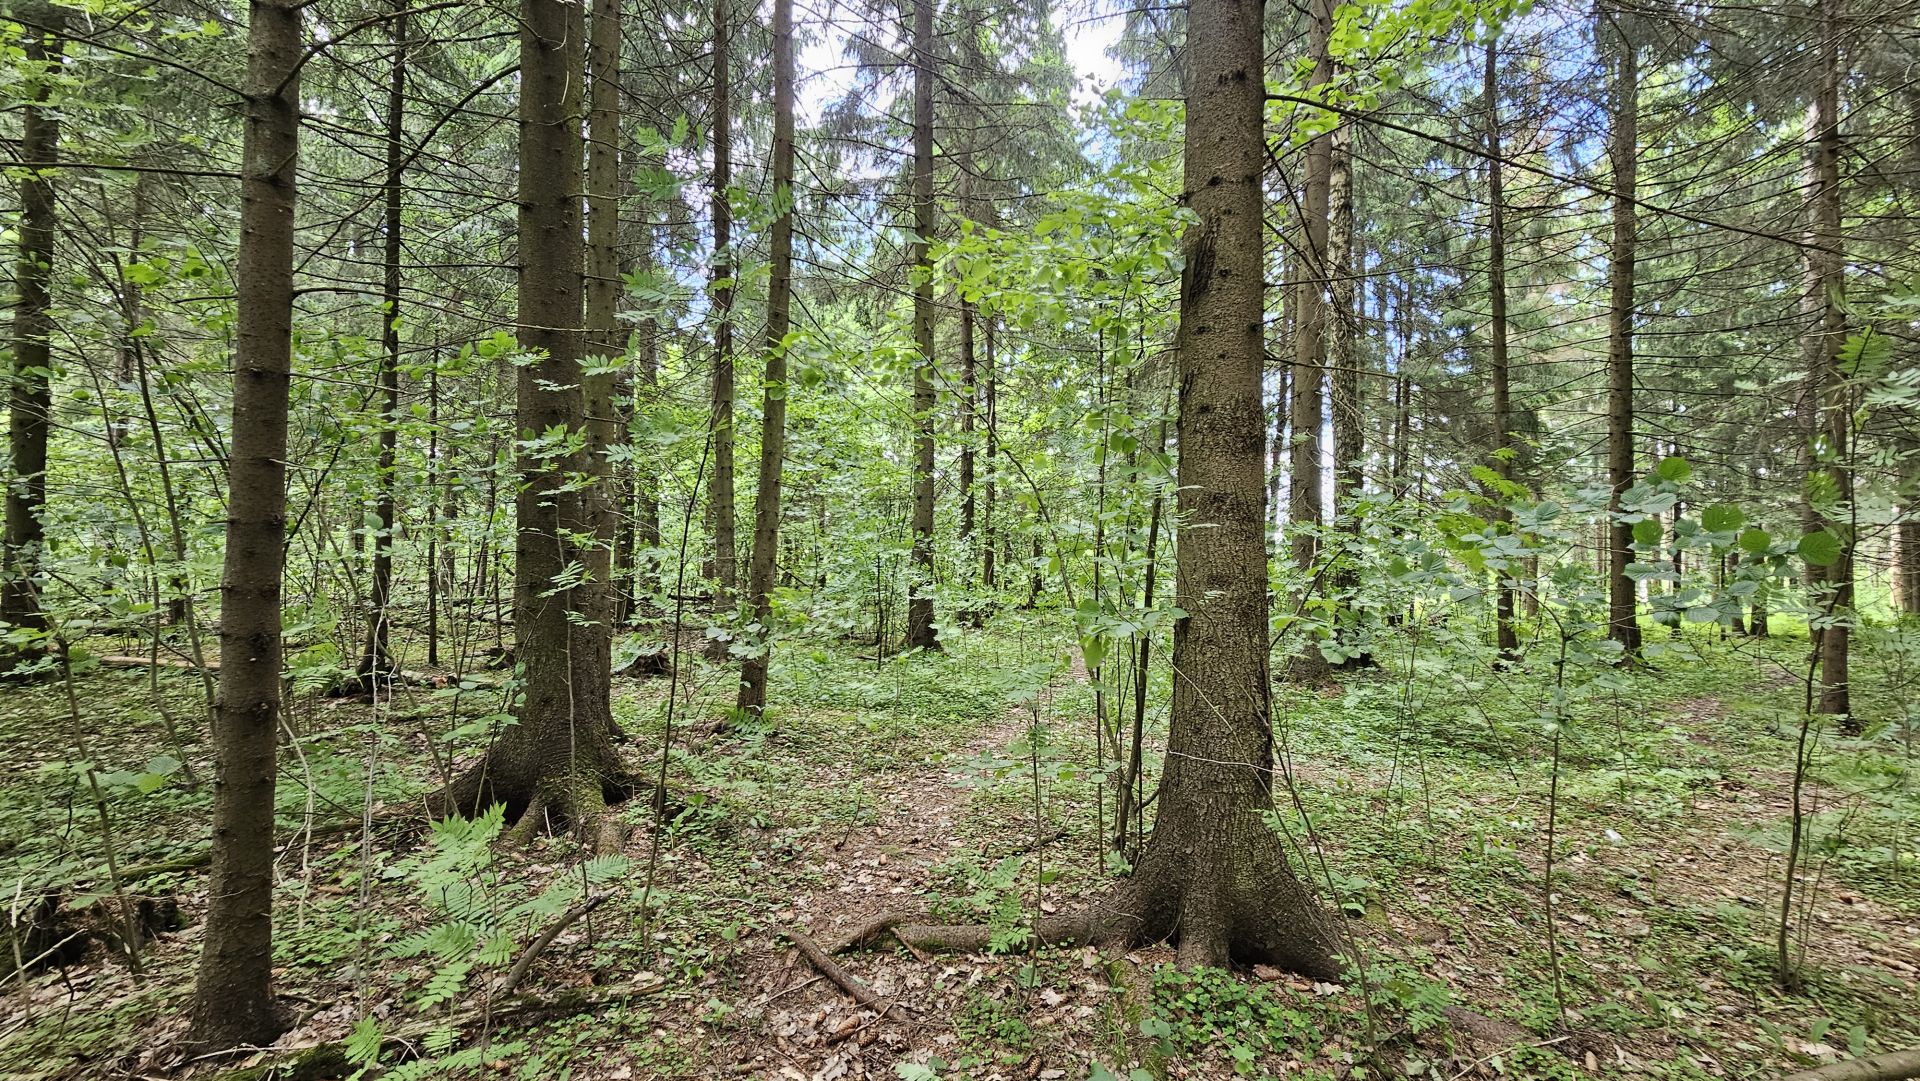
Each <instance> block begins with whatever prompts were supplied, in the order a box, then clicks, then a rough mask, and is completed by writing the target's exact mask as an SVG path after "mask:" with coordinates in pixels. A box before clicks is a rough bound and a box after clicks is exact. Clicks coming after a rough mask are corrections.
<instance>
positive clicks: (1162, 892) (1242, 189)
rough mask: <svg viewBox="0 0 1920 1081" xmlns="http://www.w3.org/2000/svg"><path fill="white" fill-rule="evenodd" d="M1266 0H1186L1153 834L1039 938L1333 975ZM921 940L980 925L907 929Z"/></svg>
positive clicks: (982, 931) (1194, 961)
mask: <svg viewBox="0 0 1920 1081" xmlns="http://www.w3.org/2000/svg"><path fill="white" fill-rule="evenodd" d="M1261 7H1262V5H1261V3H1260V0H1194V2H1193V3H1192V4H1190V5H1189V7H1188V12H1189V18H1190V29H1189V33H1188V46H1187V59H1188V62H1189V63H1190V64H1191V65H1192V71H1191V78H1190V79H1189V83H1188V85H1189V87H1190V90H1189V92H1188V99H1187V120H1186V183H1185V188H1186V195H1185V199H1186V201H1187V203H1188V205H1189V206H1191V208H1192V209H1193V212H1194V214H1195V216H1196V217H1197V218H1198V220H1197V221H1196V222H1195V223H1194V224H1193V225H1192V226H1191V227H1190V228H1189V230H1188V232H1187V235H1186V238H1185V240H1184V242H1183V246H1184V249H1185V254H1186V266H1185V269H1184V270H1183V271H1182V274H1181V288H1180V297H1181V300H1180V343H1179V380H1180V384H1179V386H1180V405H1179V447H1180V466H1179V508H1180V518H1179V521H1180V526H1179V544H1178V553H1179V554H1178V560H1177V564H1176V566H1177V569H1178V586H1177V593H1178V603H1179V605H1180V607H1181V608H1182V609H1184V610H1185V611H1186V612H1187V615H1186V616H1185V617H1184V618H1182V619H1181V620H1180V621H1179V623H1177V624H1176V625H1175V628H1174V637H1173V668H1174V671H1176V672H1178V673H1180V678H1179V679H1177V680H1175V681H1174V692H1173V712H1172V729H1171V732H1170V735H1169V739H1168V744H1167V756H1166V769H1165V773H1164V776H1163V778H1162V781H1161V786H1160V795H1159V810H1158V812H1157V817H1156V819H1155V822H1154V827H1153V833H1152V835H1151V836H1150V837H1149V838H1148V840H1147V844H1146V847H1145V849H1144V851H1143V852H1142V853H1141V857H1140V863H1139V865H1138V867H1137V869H1136V870H1135V871H1134V874H1133V875H1132V877H1130V878H1128V879H1127V880H1126V881H1125V882H1124V883H1122V884H1121V885H1119V886H1118V887H1116V888H1115V889H1114V890H1113V891H1112V892H1111V893H1110V894H1109V895H1108V896H1106V897H1105V898H1103V899H1101V900H1099V901H1096V902H1094V903H1092V904H1090V905H1089V906H1087V907H1086V908H1084V909H1082V910H1080V911H1079V912H1076V913H1073V914H1070V915H1063V916H1057V917H1051V918H1046V919H1041V920H1039V921H1037V922H1036V924H1035V926H1034V928H1033V929H1034V931H1035V932H1036V934H1037V936H1038V937H1039V938H1040V939H1041V941H1043V942H1097V943H1115V944H1120V943H1131V942H1145V941H1157V940H1160V939H1164V938H1171V939H1173V940H1174V941H1175V942H1176V943H1177V944H1178V948H1179V958H1180V961H1181V963H1182V964H1186V965H1215V966H1217V965H1224V964H1226V963H1227V962H1229V961H1233V960H1238V961H1256V962H1265V963H1270V964H1275V965H1279V966H1282V967H1285V968H1288V969H1291V970H1293V971H1295V972H1299V973H1302V974H1305V975H1310V976H1316V977H1321V978H1331V977H1335V976H1337V975H1338V974H1339V967H1340V966H1339V955H1340V949H1339V943H1338V940H1337V938H1336V935H1335V932H1334V930H1333V926H1332V922H1331V920H1330V919H1329V917H1328V916H1327V914H1326V912H1325V911H1324V910H1323V909H1322V908H1321V907H1320V906H1319V904H1318V903H1317V902H1316V901H1315V900H1314V898H1313V897H1312V895H1311V894H1310V893H1309V892H1308V891H1307V889H1306V888H1305V887H1304V886H1303V885H1302V883H1301V882H1300V881H1299V880H1298V879H1296V878H1295V877H1294V876H1293V875H1292V873H1291V872H1290V871H1289V869H1288V867H1287V858H1286V854H1285V852H1284V851H1283V850H1282V848H1281V844H1280V840H1279V838H1278V836H1277V835H1276V834H1275V833H1274V831H1273V830H1272V829H1271V828H1270V827H1269V826H1268V825H1267V822H1266V820H1265V818H1264V817H1263V816H1264V815H1265V813H1266V812H1268V811H1270V810H1271V809H1272V807H1273V783H1274V769H1273V767H1274V758H1273V754H1274V749H1273V736H1272V717H1271V706H1272V703H1271V699H1270V693H1271V692H1270V684H1269V678H1268V677H1269V672H1268V662H1267V658H1268V647H1267V554H1266V544H1265V522H1266V490H1265V486H1264V477H1263V476H1262V465H1263V456H1262V452H1263V451H1264V450H1265V433H1264V423H1263V421H1264V416H1263V412H1262V404H1261V396H1260V395H1261V367H1262V362H1263V359H1264V356H1265V350H1264V349H1263V348H1262V342H1261V336H1262V331H1261V322H1262V313H1263V304H1262V288H1263V286H1262V270H1263V269H1264V266H1265V261H1266V259H1265V255H1266V253H1265V251H1264V250H1263V240H1264V237H1263V229H1264V224H1263V221H1262V209H1263V208H1262V197H1261V188H1260V180H1261V174H1262V172H1263V168H1264V164H1265V158H1266V153H1265V151H1266V146H1265V142H1264V137H1263V134H1262V130H1261V111H1262V110H1261V106H1262V102H1263V88H1262V83H1261V77H1260V71H1261V47H1260V46H1261V38H1260V28H1261ZM895 933H896V934H897V935H899V937H900V938H901V940H902V941H905V942H907V943H909V944H911V945H914V946H916V947H922V948H929V947H945V948H959V949H979V948H982V947H983V946H984V945H985V944H986V939H987V936H988V933H989V932H988V929H987V928H983V927H970V928H938V927H926V926H904V927H900V928H898V929H896V932H895Z"/></svg>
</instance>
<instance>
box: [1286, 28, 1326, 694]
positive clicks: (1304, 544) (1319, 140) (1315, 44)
mask: <svg viewBox="0 0 1920 1081" xmlns="http://www.w3.org/2000/svg"><path fill="white" fill-rule="evenodd" d="M1310 10H1311V11H1312V18H1313V24H1312V30H1311V40H1310V45H1309V49H1310V50H1311V53H1312V56H1313V58H1314V61H1313V82H1314V85H1315V86H1324V85H1325V84H1327V83H1328V82H1329V81H1331V80H1332V78H1333V56H1332V52H1331V47H1330V42H1331V39H1332V34H1333V2H1332V0H1312V3H1311V5H1310ZM1332 175H1333V139H1332V137H1331V136H1330V135H1320V136H1317V137H1315V138H1314V140H1313V141H1312V142H1311V143H1308V144H1307V175H1306V186H1305V197H1304V198H1303V200H1302V213H1303V217H1304V219H1305V220H1304V221H1303V222H1302V223H1301V225H1302V228H1301V230H1300V232H1301V237H1302V242H1301V253H1300V258H1299V265H1300V267H1301V268H1302V271H1303V272H1302V273H1301V275H1300V282H1299V285H1298V286H1297V287H1296V292H1295V295H1296V297H1297V306H1298V311H1299V315H1298V317H1297V320H1296V322H1295V326H1294V338H1293V344H1294V353H1293V388H1292V396H1291V397H1292V400H1291V403H1290V408H1289V417H1288V420H1289V425H1288V426H1289V427H1290V428H1291V436H1292V444H1291V449H1290V454H1289V466H1290V469H1291V471H1292V476H1291V477H1290V478H1289V479H1290V484H1289V486H1288V489H1287V520H1288V522H1289V523H1290V524H1291V525H1292V526H1293V527H1294V528H1295V529H1297V530H1299V532H1298V533H1296V534H1295V535H1294V537H1293V541H1292V544H1291V551H1292V556H1293V562H1294V565H1295V566H1296V567H1298V568H1299V570H1300V573H1301V574H1302V575H1305V576H1311V575H1312V574H1313V566H1314V561H1315V560H1316V559H1317V558H1318V556H1319V554H1320V542H1319V538H1318V537H1316V536H1315V535H1314V530H1315V528H1316V527H1318V526H1319V525H1320V524H1321V522H1322V521H1324V520H1325V517H1326V515H1325V509H1324V507H1323V506H1322V502H1323V500H1322V497H1321V491H1320V479H1321V478H1320V426H1321V420H1322V412H1323V408H1324V405H1325V398H1324V394H1323V392H1322V383H1323V381H1324V379H1325V375H1326V341H1325V335H1326V325H1327V302H1326V288H1327V281H1328V278H1329V276H1330V265H1329V261H1328V251H1327V211H1328V201H1329V188H1330V187H1331V181H1332ZM1313 588H1315V587H1314V586H1312V585H1310V584H1303V585H1302V586H1301V589H1303V590H1308V589H1313ZM1304 599H1305V598H1303V597H1294V598H1292V600H1291V603H1292V604H1293V605H1295V606H1298V605H1300V604H1302V603H1303V602H1304ZM1327 676H1328V668H1327V661H1326V658H1325V657H1323V656H1321V654H1320V648H1319V644H1318V643H1317V642H1312V641H1309V642H1306V643H1304V644H1303V645H1302V646H1301V648H1300V650H1299V652H1297V653H1295V654H1294V655H1293V657H1292V658H1291V659H1290V660H1289V661H1288V663H1287V678H1288V679H1290V680H1293V681H1295V682H1299V683H1318V682H1321V681H1323V680H1325V679H1326V678H1327Z"/></svg>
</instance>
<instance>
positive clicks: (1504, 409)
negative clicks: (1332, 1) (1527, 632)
mask: <svg viewBox="0 0 1920 1081" xmlns="http://www.w3.org/2000/svg"><path fill="white" fill-rule="evenodd" d="M1486 59H1487V62H1486V67H1485V69H1484V70H1483V72H1482V77H1481V81H1480V94H1481V97H1482V98H1483V99H1485V106H1486V110H1487V308H1488V326H1487V361H1488V366H1489V367H1491V368H1492V372H1491V373H1490V374H1491V375H1492V376H1493V472H1494V475H1495V476H1498V477H1499V478H1500V479H1501V480H1502V481H1503V482H1504V481H1511V480H1512V479H1513V435H1512V433H1513V406H1512V398H1511V395H1510V393H1509V391H1508V387H1507V375H1508V369H1507V197H1506V185H1505V178H1504V177H1502V176H1501V174H1500V82H1499V78H1498V75H1499V68H1500V35H1499V32H1498V31H1496V32H1495V33H1494V34H1493V35H1492V36H1490V37H1488V38H1487V57H1486ZM1494 499H1495V500H1496V501H1497V502H1498V506H1497V507H1496V508H1495V510H1494V512H1493V519H1494V521H1496V522H1501V523H1511V522H1512V521H1513V515H1512V514H1511V513H1509V512H1508V510H1507V499H1508V496H1507V493H1505V492H1495V493H1494ZM1509 528H1510V525H1509ZM1497 573H1498V575H1499V578H1500V581H1499V585H1498V588H1497V589H1496V591H1495V595H1494V617H1493V621H1494V638H1495V640H1496V642H1497V643H1498V645H1499V649H1500V658H1501V659H1502V660H1508V661H1510V660H1513V659H1514V658H1515V657H1518V656H1519V655H1520V636H1519V635H1518V634H1517V633H1516V632H1515V630H1514V589H1513V585H1512V582H1513V579H1514V578H1515V577H1516V576H1517V575H1518V574H1519V573H1520V568H1519V567H1507V568H1504V569H1502V570H1500V571H1498V572H1497Z"/></svg>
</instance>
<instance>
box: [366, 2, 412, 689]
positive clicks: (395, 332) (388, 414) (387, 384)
mask: <svg viewBox="0 0 1920 1081" xmlns="http://www.w3.org/2000/svg"><path fill="white" fill-rule="evenodd" d="M392 18H393V68H392V70H391V72H390V73H389V75H388V82H387V160H386V191H385V200H386V205H385V207H384V208H383V213H382V222H381V229H382V231H383V232H384V233H385V236H384V238H383V240H384V242H385V243H384V250H383V252H382V260H381V261H382V267H381V270H382V272H383V273H382V277H381V287H380V301H381V303H380V373H379V385H380V401H381V413H380V450H379V453H378V457H377V461H378V465H377V466H376V472H377V477H376V483H377V484H378V487H379V495H378V496H377V497H376V498H375V501H374V511H373V514H374V520H375V521H376V522H377V523H378V532H377V533H375V534H374V537H373V585H372V588H371V590H370V592H371V594H372V596H371V602H372V608H373V610H372V612H370V613H369V614H368V616H367V640H366V647H365V649H363V650H362V651H361V654H360V672H359V674H360V680H361V684H362V686H365V687H367V688H369V689H371V687H372V686H373V685H374V683H376V682H377V681H379V680H380V679H382V678H385V677H388V676H389V675H390V674H391V673H392V671H393V669H394V663H393V658H391V657H389V656H388V655H387V619H388V615H387V608H388V605H389V603H390V602H391V600H392V594H393V523H394V492H393V488H394V484H395V482H396V480H397V478H396V477H395V475H394V468H393V466H394V459H395V455H396V452H397V451H398V449H399V437H400V427H399V426H400V254H401V244H400V242H401V232H400V226H401V222H400V215H401V207H402V203H401V198H400V197H401V195H402V193H403V191H404V188H403V187H402V184H403V182H404V181H405V179H406V152H405V150H404V149H403V148H402V147H401V138H402V137H403V136H404V135H405V133H406V109H407V0H393V16H392Z"/></svg>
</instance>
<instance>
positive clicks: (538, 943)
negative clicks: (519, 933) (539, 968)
mask: <svg viewBox="0 0 1920 1081" xmlns="http://www.w3.org/2000/svg"><path fill="white" fill-rule="evenodd" d="M612 896H613V895H612V894H610V893H603V894H601V895H600V896H598V897H589V898H587V899H586V900H584V901H582V902H580V903H579V904H577V905H574V906H573V907H572V908H570V909H568V910H567V911H566V912H565V913H564V914H562V915H561V917H560V918H559V919H557V920H555V921H553V924H552V925H551V926H549V927H548V928H547V929H546V930H544V931H542V932H540V937H539V938H536V939H534V940H533V941H532V942H531V943H528V945H527V948H526V949H525V950H524V951H522V952H521V954H520V959H519V960H518V961H515V962H514V963H513V967H512V968H511V969H509V970H508V971H507V976H506V978H505V979H503V980H501V981H500V986H499V988H498V989H497V990H495V991H494V994H495V995H498V996H500V997H503V998H504V997H506V996H507V995H511V994H513V992H514V989H515V988H517V987H519V986H520V981H521V980H524V979H526V978H527V970H528V969H530V968H532V967H533V961H534V958H536V957H539V956H540V953H541V951H543V950H545V949H546V948H547V947H548V946H551V945H553V940H554V939H555V938H558V937H559V936H560V932H562V931H564V930H566V929H567V928H568V927H569V926H570V925H572V924H573V923H574V922H575V921H577V920H579V919H580V918H581V917H583V916H585V915H586V914H587V913H589V912H592V911H593V910H594V909H596V908H599V907H600V906H601V905H604V904H606V903H607V900H608V899H609V898H610V897H612Z"/></svg>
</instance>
